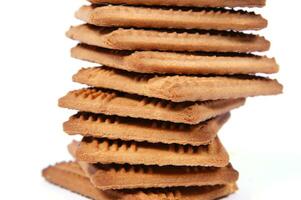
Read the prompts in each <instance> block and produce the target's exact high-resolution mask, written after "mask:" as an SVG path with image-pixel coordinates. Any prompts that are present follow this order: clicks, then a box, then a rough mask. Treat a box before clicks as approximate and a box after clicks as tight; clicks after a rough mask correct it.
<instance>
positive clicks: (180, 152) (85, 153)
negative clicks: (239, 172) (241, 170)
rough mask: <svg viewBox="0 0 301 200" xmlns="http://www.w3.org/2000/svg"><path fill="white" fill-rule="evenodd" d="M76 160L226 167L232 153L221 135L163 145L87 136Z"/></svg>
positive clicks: (104, 162) (79, 148)
mask: <svg viewBox="0 0 301 200" xmlns="http://www.w3.org/2000/svg"><path fill="white" fill-rule="evenodd" d="M76 160H78V161H84V162H88V163H102V164H110V163H117V164H125V163H128V164H132V165H140V164H143V165H159V166H166V165H174V166H204V167H225V166H227V165H228V164H229V156H228V153H227V152H226V150H225V148H224V147H223V145H222V144H221V142H220V141H219V139H218V138H215V139H214V140H213V141H212V142H211V143H210V144H208V145H202V146H191V145H179V144H160V143H156V144H153V143H147V142H134V141H121V140H108V139H96V138H92V137H84V138H83V140H82V141H81V142H80V145H79V147H78V149H77V151H76Z"/></svg>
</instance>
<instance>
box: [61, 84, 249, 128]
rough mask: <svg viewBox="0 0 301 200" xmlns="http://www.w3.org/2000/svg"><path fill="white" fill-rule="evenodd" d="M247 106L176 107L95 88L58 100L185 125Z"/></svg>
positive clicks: (63, 104)
mask: <svg viewBox="0 0 301 200" xmlns="http://www.w3.org/2000/svg"><path fill="white" fill-rule="evenodd" d="M244 103H245V99H243V98H240V99H227V100H216V101H205V102H181V103H175V102H170V101H166V100H160V99H154V98H147V97H143V96H138V95H130V94H126V93H121V92H117V91H109V90H103V89H102V90H100V89H95V88H87V89H80V90H74V91H71V92H69V93H68V94H67V95H65V96H64V97H62V98H60V99H59V106H61V107H64V108H69V109H75V110H80V111H86V112H92V113H102V114H106V115H117V116H123V117H133V118H143V119H155V120H161V121H170V122H175V123H185V124H198V123H200V122H202V121H205V120H207V119H210V118H213V117H215V116H218V115H221V114H224V113H227V112H229V111H230V110H232V109H235V108H238V107H240V106H242V105H243V104H244Z"/></svg>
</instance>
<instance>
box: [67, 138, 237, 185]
mask: <svg viewBox="0 0 301 200" xmlns="http://www.w3.org/2000/svg"><path fill="white" fill-rule="evenodd" d="M78 147H79V142H76V141H74V142H72V143H71V144H69V145H68V150H69V152H70V154H71V155H72V156H73V157H74V158H75V157H76V152H77V149H78ZM78 163H79V165H80V166H81V168H82V169H83V171H84V172H85V174H86V175H87V177H89V178H90V181H91V182H92V184H93V185H94V186H95V187H97V188H99V189H102V190H108V189H135V188H166V187H179V186H185V187H188V186H205V185H207V186H208V185H223V184H228V183H233V182H235V181H237V179H238V172H237V171H236V170H235V169H233V167H232V165H231V164H229V165H227V166H226V167H221V168H216V167H186V166H185V167H179V166H178V167H174V166H161V167H159V166H145V165H128V164H125V165H118V164H109V165H104V164H100V163H99V164H89V163H87V162H82V161H79V162H78Z"/></svg>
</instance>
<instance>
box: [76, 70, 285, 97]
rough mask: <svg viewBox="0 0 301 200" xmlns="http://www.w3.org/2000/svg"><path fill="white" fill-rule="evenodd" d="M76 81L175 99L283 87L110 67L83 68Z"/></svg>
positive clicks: (246, 80) (254, 80)
mask: <svg viewBox="0 0 301 200" xmlns="http://www.w3.org/2000/svg"><path fill="white" fill-rule="evenodd" d="M73 81H75V82H78V83H82V84H86V85H88V86H93V87H100V88H106V89H113V90H117V91H122V92H126V93H130V94H138V95H143V96H147V97H154V98H159V99H165V100H170V101H173V102H183V101H207V100H217V99H235V98H241V97H251V96H262V95H276V94H280V93H282V89H283V87H282V85H281V84H280V83H278V81H277V80H272V79H268V78H262V77H259V76H242V75H239V76H200V77H198V76H178V75H176V76H159V75H145V74H138V73H134V72H127V71H123V70H118V69H113V68H109V67H95V68H83V69H81V70H79V71H78V73H76V74H75V75H74V76H73Z"/></svg>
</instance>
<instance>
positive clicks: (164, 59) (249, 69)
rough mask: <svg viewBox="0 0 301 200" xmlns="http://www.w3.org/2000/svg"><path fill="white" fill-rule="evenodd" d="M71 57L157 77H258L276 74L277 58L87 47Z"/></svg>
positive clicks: (78, 48)
mask: <svg viewBox="0 0 301 200" xmlns="http://www.w3.org/2000/svg"><path fill="white" fill-rule="evenodd" d="M71 56H72V57H74V58H77V59H81V60H86V61H90V62H94V63H98V64H101V65H106V66H109V67H113V68H117V69H122V70H126V71H132V72H139V73H158V74H217V75H225V74H256V73H266V74H272V73H277V72H278V70H279V66H278V64H277V63H276V61H275V59H274V58H268V57H266V56H254V55H248V54H246V55H245V54H223V55H217V54H209V53H207V54H204V53H203V54H200V53H198V54H188V53H171V52H159V51H136V52H124V51H116V50H115V51H114V50H108V49H104V48H99V47H95V46H90V45H86V44H79V45H77V46H76V47H74V48H72V50H71Z"/></svg>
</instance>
